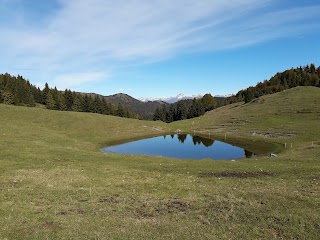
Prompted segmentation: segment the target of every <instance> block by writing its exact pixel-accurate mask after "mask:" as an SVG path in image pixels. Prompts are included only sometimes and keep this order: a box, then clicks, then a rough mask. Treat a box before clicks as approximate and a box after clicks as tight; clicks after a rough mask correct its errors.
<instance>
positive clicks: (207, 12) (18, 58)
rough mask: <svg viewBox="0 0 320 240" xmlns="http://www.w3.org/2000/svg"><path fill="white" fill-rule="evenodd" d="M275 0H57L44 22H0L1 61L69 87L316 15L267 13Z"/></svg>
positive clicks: (248, 39)
mask: <svg viewBox="0 0 320 240" xmlns="http://www.w3.org/2000/svg"><path fill="white" fill-rule="evenodd" d="M1 1H2V2H3V1H4V0H1ZM18 2H19V1H17V3H18ZM276 2H278V1H276V0H229V1H225V0H216V1H213V0H199V1H194V0H170V1H169V0H153V1H149V0H118V1H111V0H110V1H108V0H59V3H60V8H59V9H57V10H56V11H55V12H54V13H55V14H53V13H51V14H50V19H47V18H46V21H45V23H46V24H45V25H43V23H39V24H37V23H33V24H32V25H28V24H27V25H21V24H19V25H17V26H16V28H12V27H10V28H8V27H6V26H5V25H4V24H3V23H2V24H0V31H1V32H2V36H6V37H5V38H4V37H2V38H1V39H0V45H1V46H2V47H0V50H1V52H2V55H3V56H2V60H0V64H2V65H4V66H10V65H12V66H15V68H21V69H22V68H26V69H34V70H37V72H39V71H40V72H42V73H43V74H44V73H45V75H57V74H58V75H60V77H56V78H55V79H54V82H55V83H56V84H57V86H58V87H59V86H69V87H72V86H75V85H79V84H82V83H88V82H90V81H97V79H99V80H100V79H103V78H104V77H107V76H106V75H105V74H103V73H104V72H111V71H116V69H117V68H118V67H119V65H122V64H123V63H133V64H137V63H138V64H139V62H140V63H143V62H146V61H157V60H159V59H160V60H161V59H165V58H168V57H170V56H174V55H176V54H180V53H184V52H189V51H202V50H211V51H214V50H220V49H229V48H235V47H242V46H246V45H250V44H254V43H259V42H263V41H266V40H269V39H274V38H279V37H286V36H293V35H297V34H300V33H302V32H304V31H306V30H308V31H310V29H308V28H310V26H312V25H309V24H308V23H307V21H308V20H313V22H312V21H310V24H314V23H315V19H318V20H320V17H319V14H318V13H319V12H320V6H319V5H316V6H313V7H300V8H292V9H284V10H278V11H274V10H271V8H269V7H270V6H273V4H274V3H276ZM27 10H28V9H25V11H27ZM21 17H23V16H17V18H21ZM19 22H20V23H21V21H19ZM26 22H28V21H26ZM315 27H316V28H318V26H312V27H311V30H314V29H315ZM74 72H85V73H83V74H81V73H80V74H74ZM43 74H42V75H43ZM107 75H108V74H107Z"/></svg>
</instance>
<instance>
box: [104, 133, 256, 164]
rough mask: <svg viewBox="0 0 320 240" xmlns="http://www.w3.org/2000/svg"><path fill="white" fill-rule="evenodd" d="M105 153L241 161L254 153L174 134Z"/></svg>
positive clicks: (206, 139)
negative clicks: (240, 159)
mask: <svg viewBox="0 0 320 240" xmlns="http://www.w3.org/2000/svg"><path fill="white" fill-rule="evenodd" d="M102 151H103V152H113V153H121V154H143V155H147V156H163V157H171V158H181V159H204V158H209V159H221V160H222V159H224V160H231V159H239V158H246V157H247V158H248V157H252V156H253V154H254V153H252V152H250V151H247V150H245V149H243V148H240V147H237V146H233V145H231V144H228V143H224V142H221V141H218V140H213V139H208V138H203V137H199V136H192V135H189V134H173V135H166V136H160V137H154V138H147V139H143V140H138V141H133V142H129V143H124V144H120V145H116V146H110V147H106V148H103V149H102Z"/></svg>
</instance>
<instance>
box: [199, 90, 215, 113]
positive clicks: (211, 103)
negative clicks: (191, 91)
mask: <svg viewBox="0 0 320 240" xmlns="http://www.w3.org/2000/svg"><path fill="white" fill-rule="evenodd" d="M201 102H202V105H203V107H204V110H205V111H206V112H207V111H211V110H213V109H214V108H215V106H216V101H215V99H214V97H212V95H211V94H210V93H207V94H205V95H204V96H203V97H202V99H201Z"/></svg>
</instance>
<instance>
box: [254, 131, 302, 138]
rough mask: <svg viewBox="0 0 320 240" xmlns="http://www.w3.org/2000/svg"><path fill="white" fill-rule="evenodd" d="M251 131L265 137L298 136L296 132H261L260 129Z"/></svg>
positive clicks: (255, 134)
mask: <svg viewBox="0 0 320 240" xmlns="http://www.w3.org/2000/svg"><path fill="white" fill-rule="evenodd" d="M249 133H250V134H251V135H253V136H261V137H264V138H293V137H295V136H296V135H295V134H294V133H274V132H266V133H260V132H258V131H251V132H249Z"/></svg>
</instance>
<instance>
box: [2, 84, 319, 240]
mask: <svg viewBox="0 0 320 240" xmlns="http://www.w3.org/2000/svg"><path fill="white" fill-rule="evenodd" d="M319 120H320V89H319V88H314V87H299V88H295V89H291V90H287V91H285V92H280V93H277V94H274V95H269V96H265V97H262V98H259V99H257V100H254V101H253V102H251V103H249V104H245V105H244V104H242V103H237V104H233V105H229V106H225V107H222V108H219V109H216V110H214V111H212V112H209V113H207V114H206V115H204V116H202V117H200V118H197V119H190V120H186V121H181V122H174V123H172V124H165V123H162V122H147V121H139V120H133V119H123V118H117V117H111V116H103V115H97V114H87V113H75V112H58V111H49V110H45V109H41V108H26V107H14V106H7V105H3V104H1V105H0V142H1V144H0V169H1V174H0V239H319V238H320V217H319V216H320V192H319V189H320V186H319V183H320V121H319ZM177 129H181V130H182V131H184V132H191V133H193V131H196V133H198V134H205V135H206V134H208V132H210V133H211V136H212V135H214V136H215V137H216V138H219V139H224V138H225V136H227V140H228V141H235V140H240V141H244V140H251V141H259V142H261V141H266V142H268V143H276V144H277V145H278V146H281V147H279V148H278V149H277V151H278V152H279V155H278V157H276V158H270V157H267V156H262V157H254V158H251V159H244V160H239V161H235V162H232V161H212V160H201V161H191V160H179V159H169V158H161V157H147V156H132V155H118V154H103V153H101V152H100V151H99V148H100V147H101V146H104V145H107V144H111V143H116V142H123V141H126V140H130V139H135V138H142V137H145V136H152V135H159V134H163V133H168V132H173V131H176V130H177ZM291 143H292V148H291ZM284 144H287V148H286V149H284V148H283V147H284Z"/></svg>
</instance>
